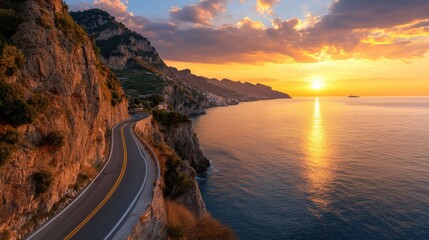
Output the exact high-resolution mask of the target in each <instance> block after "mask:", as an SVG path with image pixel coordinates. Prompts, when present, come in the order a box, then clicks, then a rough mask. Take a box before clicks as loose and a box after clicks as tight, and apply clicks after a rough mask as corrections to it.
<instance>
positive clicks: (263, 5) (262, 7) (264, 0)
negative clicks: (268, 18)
mask: <svg viewBox="0 0 429 240" xmlns="http://www.w3.org/2000/svg"><path fill="white" fill-rule="evenodd" d="M278 2H279V0H256V10H257V11H258V12H260V13H262V14H272V13H273V10H272V7H273V6H274V4H276V3H278Z"/></svg>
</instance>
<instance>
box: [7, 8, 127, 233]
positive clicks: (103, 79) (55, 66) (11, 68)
mask: <svg viewBox="0 0 429 240" xmlns="http://www.w3.org/2000/svg"><path fill="white" fill-rule="evenodd" d="M67 11H68V9H67V6H65V5H64V4H63V2H62V1H61V0H37V1H36V0H17V1H9V0H0V31H1V32H0V33H1V34H0V53H1V56H0V57H1V58H0V62H1V64H0V66H1V67H0V115H1V120H0V146H1V149H0V199H1V201H0V233H1V234H2V236H3V237H10V238H12V237H18V238H20V237H23V236H25V234H27V233H29V231H31V230H32V229H33V228H34V227H35V226H36V225H37V224H40V222H42V221H43V220H45V219H46V217H48V216H49V214H52V213H53V212H55V211H56V210H57V209H58V208H60V207H62V206H63V205H64V203H65V202H67V201H68V199H69V197H71V196H73V195H75V194H76V190H78V189H79V188H81V187H82V185H83V184H85V183H86V182H88V180H89V179H90V178H92V177H93V176H94V175H95V174H96V172H97V171H98V170H99V169H100V167H101V166H102V165H103V163H104V161H105V159H106V156H107V154H108V149H109V148H108V145H109V134H110V129H111V127H112V126H113V125H114V124H115V123H117V122H119V121H121V120H124V119H126V118H127V100H126V98H125V96H124V92H123V90H122V88H121V86H120V85H119V82H118V81H117V79H116V78H115V77H114V76H113V75H112V74H111V73H110V71H109V70H108V69H107V68H105V67H104V66H103V65H102V63H101V62H100V61H99V59H98V57H97V54H96V52H95V51H94V48H93V43H92V42H91V40H90V38H89V37H88V36H87V35H86V33H85V31H84V30H82V29H81V28H80V26H78V25H77V24H76V23H74V21H73V19H72V18H71V17H70V16H69V14H68V13H67Z"/></svg>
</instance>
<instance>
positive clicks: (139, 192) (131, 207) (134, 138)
mask: <svg viewBox="0 0 429 240" xmlns="http://www.w3.org/2000/svg"><path fill="white" fill-rule="evenodd" d="M135 124H136V123H134V124H133V125H131V127H130V132H131V137H132V138H133V140H134V143H135V144H136V147H137V149H138V150H139V153H140V156H141V157H142V158H143V160H144V164H145V166H146V171H145V177H144V180H143V184H142V186H141V187H140V190H139V191H138V193H137V195H136V196H135V197H134V199H133V201H132V202H131V204H130V206H129V207H128V209H127V210H126V211H125V213H124V214H123V215H122V217H121V219H119V221H118V222H117V223H116V225H115V226H114V227H113V228H112V230H110V232H109V233H108V234H107V236H106V237H104V238H103V240H107V239H109V238H110V237H111V235H112V234H113V233H114V232H115V231H116V230H117V228H118V227H119V225H120V224H121V223H122V221H123V220H124V218H125V217H126V216H127V215H128V213H129V212H130V211H131V210H132V209H133V208H134V207H135V206H134V205H135V203H136V202H137V200H138V199H139V197H140V195H141V194H142V192H143V189H144V187H145V185H146V180H147V175H148V174H147V171H148V170H147V169H148V167H147V160H146V158H145V157H144V156H143V154H142V151H141V148H140V146H139V145H138V144H137V141H136V137H135V135H134V130H133V126H134V125H135Z"/></svg>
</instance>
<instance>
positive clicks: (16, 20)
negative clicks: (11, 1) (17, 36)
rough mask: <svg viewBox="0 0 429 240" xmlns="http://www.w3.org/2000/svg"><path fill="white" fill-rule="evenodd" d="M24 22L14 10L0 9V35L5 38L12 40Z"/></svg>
mask: <svg viewBox="0 0 429 240" xmlns="http://www.w3.org/2000/svg"><path fill="white" fill-rule="evenodd" d="M2 6H3V5H2ZM22 21H23V20H22V18H21V17H20V16H19V15H18V14H17V13H16V11H15V10H14V9H5V8H0V34H1V35H2V36H4V37H5V38H10V37H11V36H12V35H13V34H14V33H15V31H16V29H17V28H18V26H19V25H20V24H21V23H22Z"/></svg>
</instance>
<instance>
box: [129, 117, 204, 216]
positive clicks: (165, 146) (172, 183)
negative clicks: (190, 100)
mask: <svg viewBox="0 0 429 240" xmlns="http://www.w3.org/2000/svg"><path fill="white" fill-rule="evenodd" d="M165 125H166V124H163V123H162V121H157V120H155V119H153V120H152V117H149V118H147V120H146V121H140V122H139V123H138V124H137V125H136V130H137V132H138V133H139V134H140V136H142V138H144V139H145V140H146V141H147V142H148V143H150V145H151V146H152V148H153V149H154V150H155V152H156V154H157V155H158V159H159V162H160V165H161V176H162V179H163V180H164V181H163V182H164V185H163V189H164V190H163V191H164V196H166V197H167V198H169V199H174V200H176V201H177V202H179V203H181V204H183V205H184V206H186V207H187V208H188V209H189V210H191V211H192V212H193V213H194V214H195V215H197V216H203V215H204V214H205V213H206V208H205V204H204V200H203V198H202V197H201V192H200V190H199V187H198V184H197V182H196V179H195V177H196V171H195V169H194V166H192V165H193V164H194V165H195V166H197V168H198V169H199V170H200V171H204V170H206V169H207V167H208V166H209V165H210V163H209V162H208V160H207V159H206V158H205V157H204V156H203V155H202V153H201V150H200V149H199V148H198V147H199V144H198V139H197V138H196V136H195V134H194V132H193V131H192V125H191V124H190V123H187V122H180V123H179V122H177V123H175V124H172V125H169V126H165ZM167 128H168V132H170V131H171V132H180V133H181V134H180V136H172V135H170V134H169V133H167V132H166V130H167ZM172 137H174V139H172ZM169 141H173V142H174V143H175V144H176V145H177V147H179V146H184V145H185V146H187V145H188V144H189V143H193V144H195V145H193V146H188V147H185V148H187V149H188V151H187V152H183V151H181V149H180V148H177V151H175V150H176V149H175V148H174V147H172V145H171V144H170V143H169ZM179 152H180V153H179Z"/></svg>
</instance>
